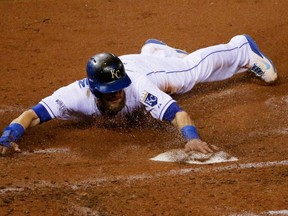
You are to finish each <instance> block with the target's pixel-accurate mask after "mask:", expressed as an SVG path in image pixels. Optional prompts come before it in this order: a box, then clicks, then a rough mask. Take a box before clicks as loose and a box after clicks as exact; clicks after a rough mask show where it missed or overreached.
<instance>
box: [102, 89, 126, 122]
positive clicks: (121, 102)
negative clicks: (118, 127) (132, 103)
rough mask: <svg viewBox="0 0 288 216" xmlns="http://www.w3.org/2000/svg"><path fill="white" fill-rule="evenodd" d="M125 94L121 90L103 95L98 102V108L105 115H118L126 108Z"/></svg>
mask: <svg viewBox="0 0 288 216" xmlns="http://www.w3.org/2000/svg"><path fill="white" fill-rule="evenodd" d="M125 100H126V97H125V92H124V90H123V89H122V90H120V91H117V92H113V93H108V94H103V95H102V97H101V99H99V101H98V107H99V108H100V110H101V112H102V113H103V114H107V115H112V116H113V115H116V114H117V113H118V112H119V111H120V110H122V109H123V107H124V106H125Z"/></svg>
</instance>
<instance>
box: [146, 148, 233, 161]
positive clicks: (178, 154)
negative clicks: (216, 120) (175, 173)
mask: <svg viewBox="0 0 288 216" xmlns="http://www.w3.org/2000/svg"><path fill="white" fill-rule="evenodd" d="M150 160H153V161H163V162H182V163H188V164H213V163H223V162H231V161H237V160H238V158H236V157H233V156H231V155H229V154H228V153H226V152H224V151H219V152H216V153H209V154H203V153H198V152H195V153H192V154H191V155H188V154H186V153H185V151H184V149H173V150H170V151H167V152H164V153H162V154H159V155H157V156H156V157H153V158H150Z"/></svg>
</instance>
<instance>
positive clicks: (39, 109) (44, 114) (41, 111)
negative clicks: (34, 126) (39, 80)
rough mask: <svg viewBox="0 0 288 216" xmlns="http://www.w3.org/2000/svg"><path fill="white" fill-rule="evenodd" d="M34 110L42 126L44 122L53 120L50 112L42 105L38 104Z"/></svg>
mask: <svg viewBox="0 0 288 216" xmlns="http://www.w3.org/2000/svg"><path fill="white" fill-rule="evenodd" d="M32 110H33V111H34V112H35V113H36V114H37V116H38V117H39V119H40V124H41V123H43V122H47V121H49V120H51V119H52V118H51V116H50V115H49V113H48V111H47V110H46V108H45V107H44V106H43V105H42V104H40V103H39V104H37V105H36V106H34V107H32Z"/></svg>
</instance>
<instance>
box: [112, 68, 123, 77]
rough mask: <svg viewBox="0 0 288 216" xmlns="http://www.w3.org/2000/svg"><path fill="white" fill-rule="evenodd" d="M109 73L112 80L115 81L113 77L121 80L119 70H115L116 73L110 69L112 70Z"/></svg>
mask: <svg viewBox="0 0 288 216" xmlns="http://www.w3.org/2000/svg"><path fill="white" fill-rule="evenodd" d="M110 72H111V76H112V79H115V77H116V78H117V79H119V78H121V72H120V70H116V71H115V69H112V70H110Z"/></svg>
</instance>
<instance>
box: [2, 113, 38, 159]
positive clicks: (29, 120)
mask: <svg viewBox="0 0 288 216" xmlns="http://www.w3.org/2000/svg"><path fill="white" fill-rule="evenodd" d="M39 123H40V119H39V117H38V116H37V114H36V113H35V112H34V111H33V110H32V109H29V110H27V111H24V112H23V113H22V114H21V115H20V116H19V117H18V118H16V119H14V120H13V121H12V122H11V123H10V124H9V126H7V127H6V128H4V131H3V134H2V136H1V137H0V153H1V154H5V153H6V152H7V150H8V148H11V149H13V150H14V151H15V152H20V151H21V150H20V149H19V146H18V145H17V144H16V142H17V140H18V139H19V138H20V137H21V136H22V135H23V134H24V132H25V130H26V129H27V128H29V127H33V126H35V125H38V124H39Z"/></svg>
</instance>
